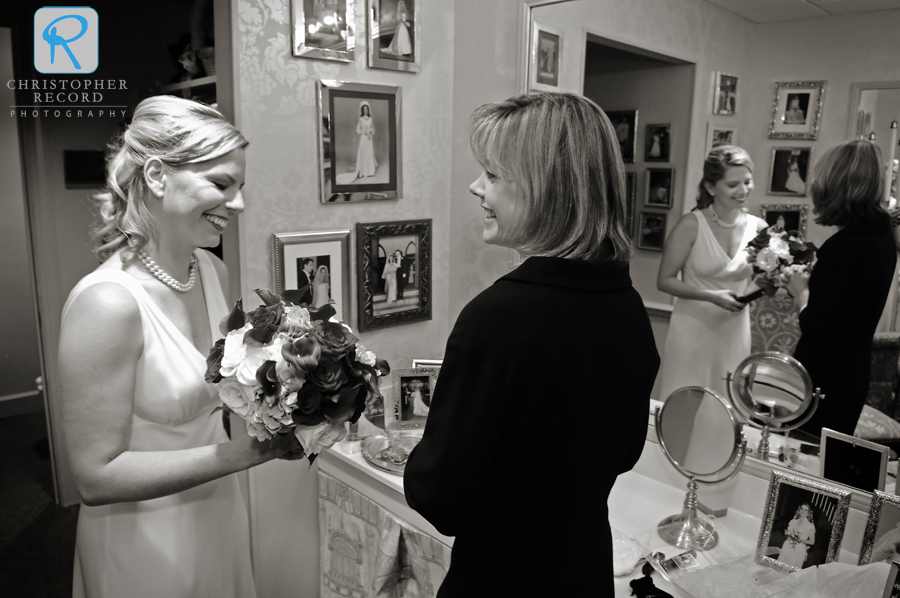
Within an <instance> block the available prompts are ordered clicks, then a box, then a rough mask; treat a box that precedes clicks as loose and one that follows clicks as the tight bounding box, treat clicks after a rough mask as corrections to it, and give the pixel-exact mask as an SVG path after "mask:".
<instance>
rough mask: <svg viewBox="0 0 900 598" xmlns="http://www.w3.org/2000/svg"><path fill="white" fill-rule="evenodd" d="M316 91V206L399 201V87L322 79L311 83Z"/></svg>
mask: <svg viewBox="0 0 900 598" xmlns="http://www.w3.org/2000/svg"><path fill="white" fill-rule="evenodd" d="M316 90H317V93H316V102H317V107H318V121H317V137H318V143H319V190H320V199H321V202H322V203H325V204H337V203H346V202H358V201H372V200H384V199H399V198H400V197H401V196H402V194H403V148H402V143H401V142H402V137H403V131H402V130H401V123H402V115H401V111H402V106H401V94H400V88H399V87H395V86H389V85H370V84H367V83H351V82H349V81H335V80H325V79H323V80H320V81H318V82H317V83H316ZM367 109H368V110H367ZM366 116H368V118H369V120H368V121H366Z"/></svg>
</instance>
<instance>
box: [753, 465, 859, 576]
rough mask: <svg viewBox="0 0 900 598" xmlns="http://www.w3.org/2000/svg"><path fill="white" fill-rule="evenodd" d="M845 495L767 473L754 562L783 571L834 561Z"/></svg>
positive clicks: (844, 512)
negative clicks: (763, 508)
mask: <svg viewBox="0 0 900 598" xmlns="http://www.w3.org/2000/svg"><path fill="white" fill-rule="evenodd" d="M851 494H852V493H851V491H850V490H846V489H841V488H838V487H836V486H830V485H827V484H823V483H820V482H815V481H812V480H809V479H807V478H801V477H798V476H794V475H790V474H785V473H781V472H779V471H773V472H772V477H771V481H770V482H769V492H768V495H767V497H766V508H765V512H764V514H763V521H762V525H761V526H760V535H759V542H758V544H757V547H756V556H757V560H758V561H759V562H760V563H763V564H766V565H769V566H771V567H774V568H776V569H780V570H782V571H785V572H791V571H799V570H800V569H806V568H807V567H813V566H816V565H823V564H825V563H831V562H833V561H836V560H837V558H838V555H839V554H840V551H841V542H842V540H843V537H844V527H845V525H846V522H847V512H848V510H849V508H850V496H851Z"/></svg>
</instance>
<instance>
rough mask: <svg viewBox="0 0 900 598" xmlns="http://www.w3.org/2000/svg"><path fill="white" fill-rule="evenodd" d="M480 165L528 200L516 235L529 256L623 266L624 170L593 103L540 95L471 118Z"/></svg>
mask: <svg viewBox="0 0 900 598" xmlns="http://www.w3.org/2000/svg"><path fill="white" fill-rule="evenodd" d="M469 145H470V147H471V149H472V152H473V154H474V155H475V159H476V160H478V162H479V163H480V164H481V165H482V166H483V167H484V169H485V170H488V171H490V172H492V173H494V174H495V175H497V176H499V177H500V178H501V179H503V180H507V181H513V182H515V183H517V184H518V185H519V186H520V187H521V188H522V190H523V191H524V195H525V201H526V205H525V210H524V217H523V218H522V220H521V221H520V223H519V226H517V227H516V228H515V229H514V230H511V231H510V235H511V237H512V238H513V239H515V240H516V242H515V249H517V250H518V251H519V252H521V253H522V254H523V255H535V256H551V257H566V258H572V259H583V260H590V261H611V262H615V263H625V262H627V261H628V260H629V259H630V257H631V240H630V235H629V234H628V233H627V231H626V230H625V218H626V215H625V212H626V198H625V168H624V165H623V163H622V155H621V152H620V150H619V143H618V141H617V139H616V134H615V130H614V129H613V126H612V124H611V123H610V121H609V118H607V116H606V114H605V113H604V112H603V111H602V110H601V109H600V107H599V106H597V104H595V103H594V102H592V101H591V100H589V99H587V98H585V97H583V96H579V95H576V94H572V93H551V92H540V93H531V94H525V95H519V96H515V97H512V98H509V99H508V100H505V101H503V102H494V103H490V104H485V105H483V106H481V107H480V108H478V109H476V110H475V112H474V113H473V115H472V130H471V134H470V136H469Z"/></svg>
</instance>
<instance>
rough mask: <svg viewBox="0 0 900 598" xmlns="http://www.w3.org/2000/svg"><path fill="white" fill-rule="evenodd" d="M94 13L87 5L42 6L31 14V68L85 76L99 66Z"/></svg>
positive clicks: (98, 47)
mask: <svg viewBox="0 0 900 598" xmlns="http://www.w3.org/2000/svg"><path fill="white" fill-rule="evenodd" d="M99 22H100V19H99V17H98V16H97V11H96V10H94V9H93V8H91V7H90V6H45V7H43V8H39V9H38V10H37V11H36V12H35V13H34V68H35V69H37V71H38V72H41V73H45V74H51V73H71V74H79V75H87V74H90V73H93V72H94V71H96V70H97V66H98V65H99V64H100V36H99Z"/></svg>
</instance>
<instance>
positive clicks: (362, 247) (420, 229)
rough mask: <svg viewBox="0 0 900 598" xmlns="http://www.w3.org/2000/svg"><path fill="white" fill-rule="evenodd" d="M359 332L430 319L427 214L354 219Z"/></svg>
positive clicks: (429, 265) (429, 223)
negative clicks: (413, 217) (365, 220)
mask: <svg viewBox="0 0 900 598" xmlns="http://www.w3.org/2000/svg"><path fill="white" fill-rule="evenodd" d="M356 249H357V254H356V267H357V293H358V298H357V300H358V308H359V324H358V326H359V330H360V332H363V331H366V330H372V329H375V328H383V327H386V326H397V325H400V324H408V323H412V322H420V321H424V320H430V319H431V219H430V218H429V219H427V220H408V221H403V222H379V223H373V224H363V223H359V224H357V225H356Z"/></svg>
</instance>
